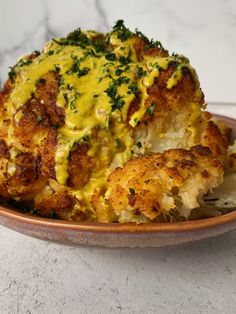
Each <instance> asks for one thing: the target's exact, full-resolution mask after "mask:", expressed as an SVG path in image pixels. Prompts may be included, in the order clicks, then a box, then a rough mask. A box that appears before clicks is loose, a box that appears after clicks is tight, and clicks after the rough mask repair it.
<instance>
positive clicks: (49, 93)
mask: <svg viewBox="0 0 236 314" xmlns="http://www.w3.org/2000/svg"><path fill="white" fill-rule="evenodd" d="M41 79H42V80H44V81H43V83H41V84H39V83H38V84H37V92H38V99H39V101H40V103H41V104H43V106H44V109H45V111H46V113H47V114H48V115H49V117H50V120H51V122H52V125H53V126H57V127H58V126H62V125H63V124H64V120H65V110H64V108H62V107H58V106H57V105H56V100H57V94H58V90H59V77H58V75H57V73H55V72H49V73H47V74H46V75H44V76H43V77H42V78H41Z"/></svg>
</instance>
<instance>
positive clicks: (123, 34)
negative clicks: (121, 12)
mask: <svg viewBox="0 0 236 314" xmlns="http://www.w3.org/2000/svg"><path fill="white" fill-rule="evenodd" d="M113 32H115V33H116V34H117V37H118V38H119V39H120V40H121V41H125V40H127V39H128V38H130V37H132V36H133V33H132V32H131V31H130V30H129V29H128V28H127V27H126V26H125V25H124V21H123V20H118V21H117V22H116V23H115V25H114V26H113Z"/></svg>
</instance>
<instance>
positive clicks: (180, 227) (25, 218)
mask: <svg viewBox="0 0 236 314" xmlns="http://www.w3.org/2000/svg"><path fill="white" fill-rule="evenodd" d="M0 216H2V217H4V218H7V219H10V220H11V221H17V222H19V223H24V224H29V225H34V226H38V227H46V228H48V227H49V228H52V229H57V228H62V229H67V230H74V231H76V230H77V231H87V232H96V233H109V232H111V233H159V232H178V233H179V232H186V231H199V230H203V229H206V228H211V227H217V226H221V225H225V224H227V223H230V222H234V221H236V210H235V211H233V212H231V213H228V214H224V215H222V216H217V217H211V218H204V219H198V220H191V221H184V222H173V223H143V224H136V223H94V222H71V221H64V220H58V219H50V218H40V217H34V216H30V215H28V214H24V213H19V212H17V211H15V210H12V209H9V208H7V207H4V206H0Z"/></svg>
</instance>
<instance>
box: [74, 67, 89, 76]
mask: <svg viewBox="0 0 236 314" xmlns="http://www.w3.org/2000/svg"><path fill="white" fill-rule="evenodd" d="M89 71H90V68H88V67H84V68H82V69H79V71H78V74H77V76H78V77H81V76H85V75H87V74H88V72H89Z"/></svg>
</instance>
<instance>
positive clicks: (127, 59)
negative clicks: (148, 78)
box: [119, 56, 131, 65]
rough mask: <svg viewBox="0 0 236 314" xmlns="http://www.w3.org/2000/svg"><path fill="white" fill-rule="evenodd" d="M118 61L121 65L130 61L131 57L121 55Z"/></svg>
mask: <svg viewBox="0 0 236 314" xmlns="http://www.w3.org/2000/svg"><path fill="white" fill-rule="evenodd" d="M119 62H120V64H121V65H127V64H129V63H130V62H131V59H130V57H129V56H128V57H125V56H121V57H120V58H119Z"/></svg>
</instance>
